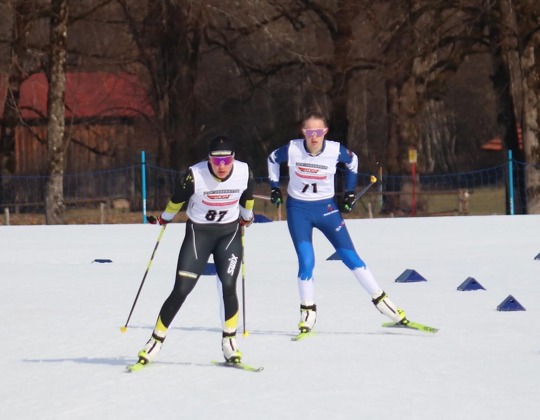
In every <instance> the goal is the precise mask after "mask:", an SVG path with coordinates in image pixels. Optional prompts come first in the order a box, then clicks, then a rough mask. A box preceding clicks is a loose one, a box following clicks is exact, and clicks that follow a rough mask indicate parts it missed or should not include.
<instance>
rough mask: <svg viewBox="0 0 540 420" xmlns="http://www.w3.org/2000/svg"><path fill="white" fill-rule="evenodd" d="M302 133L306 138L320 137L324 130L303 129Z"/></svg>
mask: <svg viewBox="0 0 540 420" xmlns="http://www.w3.org/2000/svg"><path fill="white" fill-rule="evenodd" d="M302 131H303V132H304V134H305V135H306V137H313V136H317V137H322V136H324V134H325V133H326V128H303V129H302Z"/></svg>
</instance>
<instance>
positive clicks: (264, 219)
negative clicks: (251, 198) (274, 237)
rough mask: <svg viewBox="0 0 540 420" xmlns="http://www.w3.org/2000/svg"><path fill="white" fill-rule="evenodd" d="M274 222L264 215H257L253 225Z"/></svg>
mask: <svg viewBox="0 0 540 420" xmlns="http://www.w3.org/2000/svg"><path fill="white" fill-rule="evenodd" d="M271 221H272V220H271V219H269V218H268V217H266V216H264V215H262V214H256V215H255V219H253V223H269V222H271Z"/></svg>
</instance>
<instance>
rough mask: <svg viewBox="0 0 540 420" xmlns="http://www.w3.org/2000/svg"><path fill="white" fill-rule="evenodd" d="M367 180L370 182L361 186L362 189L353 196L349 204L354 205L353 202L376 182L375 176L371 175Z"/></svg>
mask: <svg viewBox="0 0 540 420" xmlns="http://www.w3.org/2000/svg"><path fill="white" fill-rule="evenodd" d="M369 181H370V183H369V184H368V185H366V186H365V187H364V188H362V191H360V192H359V193H358V194H356V195H355V196H354V200H353V202H352V203H351V206H354V204H355V203H356V202H357V201H358V199H359V198H360V197H362V196H363V195H364V194H365V193H366V192H367V190H369V189H370V188H371V186H372V185H373V184H375V183H376V182H377V178H376V177H375V176H373V175H371V178H370V179H369Z"/></svg>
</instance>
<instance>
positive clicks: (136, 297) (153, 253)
mask: <svg viewBox="0 0 540 420" xmlns="http://www.w3.org/2000/svg"><path fill="white" fill-rule="evenodd" d="M166 227H167V225H166V224H165V225H163V226H161V231H160V232H159V236H158V239H157V242H156V246H155V247H154V251H153V252H152V256H151V257H150V261H148V265H147V266H146V271H145V272H144V276H143V279H142V282H141V285H140V286H139V291H138V292H137V296H135V300H134V301H133V306H132V307H131V311H129V316H128V318H127V321H126V324H125V325H124V326H123V327H120V331H122V332H123V333H125V332H126V331H127V326H128V323H129V320H130V319H131V314H133V309H135V305H136V304H137V300H138V299H139V295H140V293H141V290H142V288H143V285H144V282H145V280H146V276H147V275H148V271H149V270H150V266H151V265H152V261H153V260H154V255H156V250H157V249H158V246H159V242H160V241H161V238H162V237H163V232H165V228H166Z"/></svg>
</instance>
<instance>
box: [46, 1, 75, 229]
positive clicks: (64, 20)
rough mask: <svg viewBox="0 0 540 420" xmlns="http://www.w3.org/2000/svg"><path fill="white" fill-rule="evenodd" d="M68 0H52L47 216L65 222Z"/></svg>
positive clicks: (53, 220) (54, 221)
mask: <svg viewBox="0 0 540 420" xmlns="http://www.w3.org/2000/svg"><path fill="white" fill-rule="evenodd" d="M68 14H69V13H68V1H67V0H52V1H51V19H50V22H51V23H50V24H51V27H50V43H51V46H50V48H51V49H50V64H49V68H48V78H49V91H48V97H47V108H48V111H47V112H48V122H47V166H48V176H49V177H48V179H47V185H46V192H45V219H46V222H47V224H50V225H56V224H62V223H63V222H64V187H63V182H64V131H65V118H64V115H65V112H64V111H65V102H64V93H65V84H66V50H67V24H68Z"/></svg>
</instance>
